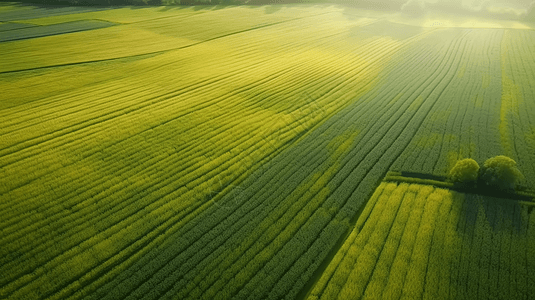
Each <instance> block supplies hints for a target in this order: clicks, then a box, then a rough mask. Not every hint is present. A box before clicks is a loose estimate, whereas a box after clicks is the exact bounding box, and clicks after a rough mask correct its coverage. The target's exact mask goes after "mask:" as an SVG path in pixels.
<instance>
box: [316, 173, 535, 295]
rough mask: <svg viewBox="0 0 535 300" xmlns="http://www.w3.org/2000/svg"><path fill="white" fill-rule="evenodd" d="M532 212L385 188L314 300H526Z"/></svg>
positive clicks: (513, 204)
mask: <svg viewBox="0 0 535 300" xmlns="http://www.w3.org/2000/svg"><path fill="white" fill-rule="evenodd" d="M534 207H535V203H534V202H518V201H515V200H510V199H504V198H495V197H489V196H479V195H474V194H464V193H458V192H452V191H449V190H448V189H442V188H435V187H433V186H429V185H421V184H409V183H395V182H390V183H386V182H384V183H382V184H381V185H380V186H379V187H378V188H377V190H376V191H375V193H374V195H373V196H372V198H371V199H370V201H369V202H368V204H367V205H366V207H365V209H364V211H363V213H362V214H361V215H360V217H359V219H358V221H357V224H356V226H355V228H354V229H353V231H352V233H351V234H350V236H349V237H348V239H347V240H346V242H345V244H344V245H343V246H342V248H341V249H340V251H339V252H338V253H337V255H336V256H335V258H334V259H333V260H332V262H331V264H330V265H329V266H328V267H327V269H326V271H325V272H324V273H323V276H322V277H321V278H320V280H319V281H318V282H317V284H316V285H315V287H314V288H313V289H312V292H311V294H310V295H309V299H349V298H351V299H356V298H359V299H360V298H362V299H394V298H396V299H397V298H401V299H415V298H424V299H474V298H478V299H489V298H496V299H506V298H511V297H515V298H519V299H528V298H529V295H530V294H531V291H532V290H533V288H532V286H531V283H532V282H533V280H534V278H533V275H531V274H530V273H529V272H528V270H530V269H532V268H533V267H534V265H533V263H534V260H533V259H532V257H531V253H533V251H535V242H534V239H533V238H534V236H533V235H534V233H535V213H533V208H534Z"/></svg>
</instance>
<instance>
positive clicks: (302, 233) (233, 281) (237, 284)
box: [114, 70, 425, 298]
mask: <svg viewBox="0 0 535 300" xmlns="http://www.w3.org/2000/svg"><path fill="white" fill-rule="evenodd" d="M406 71H407V70H406ZM407 72H410V71H407ZM378 99H381V98H379V97H378ZM366 104H368V105H366ZM398 104H402V102H400V103H398ZM405 104H406V105H409V104H410V102H409V101H407V102H405ZM360 105H362V106H363V107H364V108H365V109H364V110H363V109H361V108H359V106H360ZM372 105H373V106H375V105H377V106H378V107H381V103H380V101H379V102H373V101H369V102H367V101H360V102H358V105H356V106H355V107H352V109H351V111H350V112H348V113H346V115H345V116H343V115H341V116H340V117H339V118H338V119H336V120H333V121H332V122H327V123H326V125H325V126H329V127H333V128H336V127H340V126H341V125H342V124H343V125H344V127H346V126H347V125H346V124H353V123H354V121H351V120H360V119H361V118H362V116H364V115H365V114H366V111H365V110H366V109H373V108H372ZM383 107H384V106H383ZM389 109H391V110H392V111H396V108H395V107H392V108H389ZM414 112H415V111H413V113H414ZM361 114H362V115H361ZM387 116H388V114H387ZM424 116H425V114H423V115H422V117H424ZM407 117H408V116H407ZM395 118H396V116H394V119H393V120H396V119H395ZM397 118H399V115H398V116H397ZM344 119H347V121H346V120H344ZM390 126H391V125H390ZM321 127H324V126H321ZM370 127H373V126H372V125H370ZM388 129H390V127H389V126H384V129H383V130H387V131H388ZM346 130H347V129H346ZM331 131H332V132H333V133H338V132H340V130H333V129H331ZM322 132H325V131H324V129H322V128H318V129H316V130H315V131H314V132H313V133H312V134H313V136H312V137H310V138H306V139H305V140H303V143H302V147H303V149H302V150H301V148H302V147H301V146H299V147H297V146H296V148H291V149H289V151H290V152H291V153H295V154H293V155H290V154H287V156H286V157H281V160H282V159H294V160H295V157H299V155H298V153H311V150H310V149H317V148H319V149H322V147H318V145H317V138H316V134H317V135H320V134H322ZM327 132H329V131H327ZM366 132H370V131H368V129H367V130H366ZM361 134H362V132H360V133H359V135H358V136H360V135H361ZM358 136H357V137H358ZM369 137H371V135H368V138H369ZM390 141H392V140H390ZM306 142H307V143H306ZM372 145H373V144H372ZM385 146H388V144H385V145H384V146H383V147H385ZM305 147H307V148H308V149H307V148H305ZM352 149H355V148H354V147H353V148H352ZM357 149H358V148H357ZM357 151H358V152H360V153H361V154H359V155H349V154H348V155H344V156H342V157H343V159H342V164H345V166H344V167H346V168H348V167H349V168H348V170H349V171H350V170H352V169H354V166H355V164H356V163H357V162H358V161H359V160H362V159H363V158H364V157H365V156H366V154H367V153H370V151H366V149H358V150H355V152H357ZM314 152H316V153H317V152H318V151H317V150H316V151H314ZM371 152H373V151H371ZM320 153H321V152H320ZM375 153H381V152H380V151H377V152H375ZM357 154H358V153H357ZM324 155H325V154H323V156H324ZM309 157H310V156H307V157H306V160H305V161H307V162H308V163H307V164H306V169H303V165H301V164H300V163H299V162H298V161H294V162H293V163H292V165H289V164H288V162H287V161H285V160H282V161H280V162H277V161H279V160H278V159H277V161H273V162H272V163H271V164H270V165H271V166H273V168H275V167H276V168H277V169H278V170H279V171H277V172H276V173H280V174H284V173H283V170H286V169H287V168H288V167H289V166H292V168H291V169H293V170H295V171H297V172H296V173H293V177H292V181H290V182H288V181H284V185H282V187H281V188H279V189H278V190H280V191H281V192H282V191H284V192H285V193H286V194H288V193H290V191H291V190H292V189H294V188H295V185H296V184H297V183H298V182H303V183H305V182H310V181H311V180H310V179H307V178H309V177H306V174H314V173H317V172H318V171H317V170H318V169H319V170H321V169H322V168H326V167H327V166H330V165H332V162H329V160H327V161H326V162H324V165H325V167H320V168H318V167H317V166H316V164H315V163H313V161H314V160H311V159H310V158H309ZM324 157H325V156H324ZM348 160H352V161H350V162H348ZM371 163H372V164H371V166H373V160H372V161H371ZM371 166H370V167H371ZM309 168H310V170H316V171H312V172H311V171H307V169H309ZM270 172H275V171H272V170H270ZM331 172H332V171H329V170H328V168H327V169H326V172H320V173H324V174H326V175H327V176H330V175H329V174H330V173H331ZM339 174H340V173H337V174H336V176H339ZM356 175H357V176H363V175H366V173H364V174H362V173H361V172H357V173H356ZM266 176H267V175H266ZM271 176H273V175H271ZM346 176H347V175H346ZM299 177H301V178H302V179H298V178H299ZM268 178H270V177H265V178H264V177H260V178H255V179H254V183H252V182H251V183H250V184H253V185H254V186H257V185H259V184H261V185H260V186H262V185H264V184H265V185H269V186H273V184H272V183H270V182H266V181H265V180H267V179H268ZM344 178H345V177H343V176H342V177H339V178H338V179H336V177H335V178H333V180H332V181H331V183H330V184H328V186H329V185H331V184H333V185H332V186H333V187H334V188H336V186H337V185H340V183H341V182H342V181H343V180H344ZM357 178H358V177H357ZM345 179H346V180H345V182H347V183H349V182H353V184H352V185H354V183H355V182H358V181H359V180H358V179H357V180H355V179H350V178H345ZM286 180H288V179H286ZM296 180H299V181H296ZM361 180H362V179H361ZM372 180H373V179H372ZM337 181H338V183H336V182H337ZM312 182H314V181H312ZM320 182H321V181H320ZM247 183H248V182H244V183H243V184H244V185H245V186H247V188H246V189H245V191H244V193H245V194H246V195H247V198H249V199H250V200H249V201H248V204H249V203H251V204H253V203H255V202H257V203H258V202H259V201H269V199H271V198H273V199H281V200H287V199H293V197H289V196H284V197H280V196H277V195H270V194H267V195H259V196H253V195H256V194H251V191H250V189H253V186H249V185H248V184H247ZM347 183H346V184H347ZM276 186H280V185H276ZM287 186H288V187H290V190H286V189H287V188H286V187H287ZM292 186H294V188H292ZM285 190H286V191H285ZM295 191H298V190H295ZM337 191H338V192H339V193H340V192H342V193H345V194H346V195H347V196H349V195H350V193H351V190H345V191H341V189H340V188H338V189H337ZM326 192H328V191H326ZM248 195H251V196H248ZM325 195H328V194H325ZM325 195H322V196H320V197H322V198H325ZM347 196H345V197H343V196H342V197H336V196H333V195H332V194H331V195H330V196H329V197H328V198H327V199H326V200H324V201H325V204H323V207H325V208H324V210H322V209H321V208H320V209H318V210H317V212H316V213H314V214H313V216H314V215H317V216H321V214H322V213H321V211H329V210H331V209H332V210H333V212H336V211H337V210H338V209H337V207H340V206H342V207H343V203H340V202H338V203H337V202H331V201H339V200H341V199H347ZM306 199H308V198H304V200H306ZM356 199H358V198H356ZM320 200H321V198H320ZM277 201H278V200H277ZM300 201H301V199H300ZM285 202H286V201H285ZM289 202H290V203H291V202H292V201H289ZM314 203H315V201H312V203H310V205H308V207H311V208H313V207H314V206H313V205H315V204H314ZM330 203H332V204H330ZM282 204H283V205H288V204H285V203H282ZM296 204H297V203H296ZM333 204H334V207H333ZM273 205H277V204H276V203H273ZM355 205H357V206H356V208H358V203H354V204H352V205H351V206H349V209H355ZM279 207H280V208H283V209H284V207H285V206H282V207H281V205H277V206H275V208H277V209H278V208H279ZM351 207H353V208H351ZM308 210H310V208H307V209H306V210H302V211H303V213H304V214H305V213H307V211H308ZM290 213H291V211H290ZM348 213H349V214H350V212H348V211H347V210H346V211H344V212H342V214H341V215H344V214H348ZM225 214H227V212H225V211H223V210H218V211H217V217H224V215H225ZM252 215H253V216H256V214H252ZM215 216H216V215H215V214H214V216H212V217H208V216H206V217H200V218H203V220H204V221H202V223H199V224H206V223H205V222H209V223H211V224H214V225H215V226H216V227H215V229H216V230H217V231H216V232H219V234H220V233H221V232H227V231H229V232H232V231H231V230H229V229H228V227H226V226H228V225H226V222H225V223H221V221H219V220H220V219H215V220H214V219H213V218H214V217H215ZM329 218H330V219H331V221H330V220H329ZM255 219H259V220H261V219H262V216H258V217H257V218H255ZM226 220H228V219H226ZM300 220H301V218H298V219H296V220H295V223H297V226H301V225H299V223H298V222H300ZM337 220H338V221H337ZM309 221H311V222H307V223H305V224H308V223H312V224H314V223H315V224H314V225H316V226H314V225H308V226H307V225H304V226H301V229H300V230H299V231H298V232H297V233H295V234H294V236H293V237H292V238H291V239H290V240H288V242H286V245H285V246H284V247H283V248H282V249H281V250H278V249H277V248H278V247H280V246H278V243H277V242H275V241H276V240H277V239H275V241H274V242H272V243H271V244H269V245H267V246H266V244H265V242H263V243H261V244H258V246H257V247H255V246H253V249H259V250H260V249H265V250H263V251H262V252H260V254H257V255H256V256H249V255H246V256H245V257H243V256H242V257H241V258H240V260H239V261H243V263H247V262H249V263H247V264H246V265H245V269H241V271H240V272H239V273H237V274H235V275H234V274H232V272H235V271H232V270H233V269H234V268H233V267H231V268H230V269H229V268H223V267H221V270H225V271H223V272H224V273H223V275H218V273H217V272H215V273H214V272H212V273H209V278H215V279H217V277H216V276H223V277H222V278H221V279H220V280H219V281H216V283H215V285H212V286H210V285H209V284H211V283H210V282H211V281H213V280H215V279H209V280H210V281H209V282H208V285H202V286H199V287H198V289H197V290H198V292H195V290H194V291H193V292H194V293H200V294H182V292H181V286H182V284H183V283H180V282H184V283H187V282H188V281H189V280H190V279H187V277H188V275H187V274H186V275H181V274H183V273H181V271H178V272H175V275H174V276H173V277H167V276H168V275H167V274H168V273H166V272H168V271H164V270H162V272H163V274H162V275H160V276H156V275H154V277H153V278H154V282H158V281H159V280H158V278H164V277H165V278H169V283H168V284H170V283H172V282H173V281H176V279H173V278H177V279H181V278H182V277H181V276H184V280H181V281H179V282H178V284H176V285H175V286H173V287H172V288H171V289H169V287H167V288H166V287H165V285H167V284H166V283H162V284H163V286H162V288H158V291H160V292H159V293H162V292H167V293H169V295H175V294H177V293H178V294H179V295H182V296H184V297H188V296H189V297H192V298H196V297H198V296H200V297H201V298H205V297H206V298H209V297H210V296H213V295H216V294H215V293H216V292H217V295H221V296H222V297H224V295H226V296H229V295H234V293H236V292H238V290H239V292H238V293H237V295H236V296H237V297H240V298H241V297H248V296H252V297H264V296H265V297H273V298H276V297H280V296H281V295H283V294H286V295H288V297H292V294H293V293H296V292H297V291H299V289H300V288H301V287H302V286H303V284H304V282H306V278H307V277H304V278H303V277H302V276H301V280H299V281H298V282H300V283H299V284H300V285H299V286H294V287H292V282H295V280H296V278H297V277H296V274H301V275H306V276H310V275H311V272H310V271H313V270H314V269H311V268H310V267H308V266H309V263H307V260H308V262H310V261H311V260H313V261H319V260H320V259H318V255H319V254H320V253H321V252H319V250H320V249H322V248H321V247H318V246H319V245H321V244H323V245H324V246H325V245H333V243H334V242H333V240H334V241H336V238H337V237H338V236H339V234H338V235H334V236H333V235H332V234H326V233H330V232H333V233H334V232H336V231H332V229H334V228H335V226H339V225H336V224H343V219H341V218H340V217H338V216H336V217H335V218H333V217H332V216H331V217H329V214H327V215H324V217H322V218H318V217H312V218H310V219H309ZM250 222H252V221H250ZM285 222H286V221H285ZM313 222H314V223H313ZM328 222H330V223H328ZM281 223H282V224H281V225H280V226H285V225H284V222H281ZM295 223H294V224H295ZM216 224H217V225H216ZM229 224H233V222H229ZM294 224H291V223H290V225H291V227H287V229H289V228H294V226H296V225H294ZM290 225H288V226H290ZM318 226H321V227H318ZM346 226H347V225H346ZM242 228H244V229H247V228H246V227H242ZM273 228H277V227H273ZM321 228H325V229H323V232H322V233H320V234H319V236H320V238H319V239H315V242H313V243H312V246H309V247H308V249H307V246H306V245H307V244H304V243H306V241H312V240H314V237H316V236H317V235H318V232H319V231H318V229H319V230H321ZM248 230H249V229H248ZM264 232H266V234H267V233H270V234H271V232H272V230H267V231H264ZM283 232H284V231H283ZM191 234H193V233H188V234H187V235H186V236H191ZM276 234H277V231H276V230H273V236H274V237H275V236H276ZM237 235H238V236H239V237H238V238H237V239H238V241H239V240H242V241H243V240H244V235H245V236H247V237H249V238H252V237H253V236H255V235H256V234H255V235H252V234H250V233H247V232H243V233H242V232H240V233H239V234H237ZM212 236H218V234H216V233H213V234H209V235H204V236H203V238H202V239H204V237H206V240H205V241H204V242H203V241H201V240H199V242H198V243H196V244H193V245H192V248H193V249H192V250H191V251H192V252H191V253H192V254H194V253H198V252H199V250H198V249H203V247H204V246H206V245H209V246H214V247H215V246H217V244H215V242H212V243H209V244H208V241H209V240H210V239H211V237H212ZM256 236H257V235H256ZM285 236H286V235H285V234H283V235H282V237H283V238H284V237H285ZM183 238H184V236H183ZM188 239H198V237H192V238H188ZM225 239H226V240H227V241H229V246H221V247H223V249H224V251H225V252H228V253H229V254H227V255H226V257H227V259H223V258H225V256H222V260H221V261H225V260H226V261H230V262H232V261H233V259H232V258H230V257H232V256H235V255H240V254H239V253H237V254H231V253H232V251H233V250H234V248H233V246H232V245H233V243H231V242H230V240H229V239H228V238H226V236H225V238H222V240H225ZM308 243H310V242H308ZM203 245H204V246H203ZM221 247H220V248H221ZM266 247H267V249H266ZM301 249H302V250H301ZM218 250H219V249H216V250H215V252H218V253H219V251H218ZM259 250H254V251H259ZM277 250H278V252H277ZM170 251H171V250H170ZM268 251H269V252H268ZM272 251H273V252H272ZM300 251H304V252H300ZM177 252H178V253H181V254H179V255H178V256H177V259H176V264H177V266H178V265H180V262H181V261H184V262H185V261H186V259H187V260H188V264H189V263H191V264H192V265H202V266H206V264H205V263H203V261H199V260H198V259H202V258H203V257H202V256H204V255H206V254H202V253H200V254H201V255H199V256H201V257H199V258H195V259H193V260H192V258H187V256H186V257H183V258H180V257H181V256H184V255H182V253H184V252H183V251H176V249H175V251H174V253H177ZM207 252H210V253H214V250H210V249H208V250H207ZM270 252H271V253H270ZM230 255H231V256H230ZM252 255H254V252H253V254H252ZM321 255H325V254H321ZM322 257H324V256H322ZM253 258H254V259H253ZM270 258H271V259H270ZM207 259H209V260H211V259H213V258H210V257H208V258H207ZM268 259H270V260H269V261H267V260H268ZM239 261H238V262H237V263H235V264H237V265H236V270H240V267H241V266H243V265H240V263H239ZM264 261H265V266H263V267H262V266H261V265H262V263H263V262H264ZM292 261H293V262H295V265H294V266H295V267H294V266H292V267H291V268H289V269H288V266H289V265H291V262H292ZM163 263H164V262H162V264H163ZM143 265H144V266H145V268H150V265H149V264H148V263H143ZM214 265H215V266H218V264H217V263H214ZM312 266H314V264H313V265H312ZM169 268H170V269H172V267H169ZM258 268H261V269H258ZM203 269H204V268H203ZM136 271H137V270H136ZM208 271H209V270H208ZM196 272H199V271H196ZM196 272H194V274H195V273H196ZM225 273H230V274H229V275H230V276H233V277H226V275H225ZM123 274H124V273H123ZM123 274H121V276H123ZM128 274H129V273H126V274H124V277H125V278H129V277H131V276H132V275H128ZM130 274H131V273H130ZM137 274H147V272H144V271H141V270H139V271H137ZM253 274H255V275H254V276H253V277H252V279H248V278H249V277H251V275H253ZM268 274H269V277H266V276H268ZM145 276H146V275H145ZM281 278H284V280H283V279H281ZM141 279H143V278H141ZM229 280H230V282H229ZM246 280H249V281H248V282H247V281H246ZM277 280H278V281H277ZM146 282H147V285H146V286H147V289H145V290H146V291H144V292H141V293H139V294H136V297H138V296H140V295H143V294H144V293H148V291H149V290H148V287H149V286H152V285H151V284H150V283H148V282H149V281H146ZM218 282H220V283H218ZM242 282H243V283H242ZM115 284H117V283H115ZM132 284H135V283H132ZM200 284H202V283H200ZM244 284H245V286H243V285H244ZM160 286H161V285H160ZM242 286H243V287H242ZM175 287H176V288H175ZM221 288H224V290H222V291H220V289H221ZM141 291H142V289H141ZM203 291H204V293H203ZM211 291H213V293H212V292H211ZM233 291H234V292H233ZM270 291H271V292H270ZM288 291H290V292H289V293H288ZM186 292H187V290H186ZM121 293H124V292H121V291H117V293H114V296H115V297H116V296H119V295H120V294H121ZM151 295H152V294H151ZM293 295H295V294H293ZM155 296H156V295H155Z"/></svg>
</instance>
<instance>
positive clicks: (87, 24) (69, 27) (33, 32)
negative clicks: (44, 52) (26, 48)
mask: <svg viewBox="0 0 535 300" xmlns="http://www.w3.org/2000/svg"><path fill="white" fill-rule="evenodd" d="M11 24H13V23H10V24H8V25H11ZM17 25H20V27H19V28H17V26H11V27H12V28H10V29H9V31H6V30H2V28H3V27H2V26H0V31H5V32H0V42H7V41H15V40H25V39H31V38H38V37H43V36H49V35H59V34H66V33H71V32H77V31H85V30H92V29H99V28H106V27H110V26H114V25H116V24H114V23H110V22H106V21H100V20H82V21H76V22H69V23H62V24H56V25H48V26H28V25H26V26H25V25H23V24H17ZM25 27H29V28H25Z"/></svg>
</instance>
